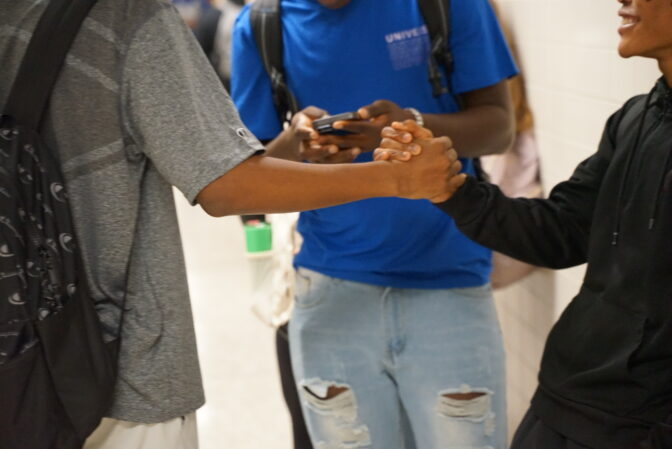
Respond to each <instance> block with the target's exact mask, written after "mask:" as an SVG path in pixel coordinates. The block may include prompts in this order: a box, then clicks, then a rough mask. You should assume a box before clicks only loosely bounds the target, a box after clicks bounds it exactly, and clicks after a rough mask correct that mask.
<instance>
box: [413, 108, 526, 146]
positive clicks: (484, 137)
mask: <svg viewBox="0 0 672 449" xmlns="http://www.w3.org/2000/svg"><path fill="white" fill-rule="evenodd" d="M423 119H424V121H425V127H427V128H429V129H430V130H431V131H432V132H433V133H434V135H435V136H448V137H450V139H451V140H452V141H453V144H454V145H455V149H456V150H457V152H458V154H459V155H460V157H467V158H473V157H479V156H485V155H488V154H499V153H503V152H505V151H506V150H508V149H509V148H510V147H511V145H512V143H513V138H514V134H515V125H514V121H513V117H512V114H510V113H509V111H508V110H507V109H506V108H503V107H501V106H497V105H483V106H477V107H473V108H468V109H466V110H464V111H460V112H457V113H455V114H423Z"/></svg>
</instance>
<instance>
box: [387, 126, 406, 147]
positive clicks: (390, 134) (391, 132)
mask: <svg viewBox="0 0 672 449" xmlns="http://www.w3.org/2000/svg"><path fill="white" fill-rule="evenodd" d="M380 136H381V137H383V138H388V139H394V140H396V141H398V142H402V143H410V142H411V141H413V134H411V133H409V132H407V131H399V130H396V129H394V128H392V127H391V126H386V127H385V128H383V130H382V131H381V133H380Z"/></svg>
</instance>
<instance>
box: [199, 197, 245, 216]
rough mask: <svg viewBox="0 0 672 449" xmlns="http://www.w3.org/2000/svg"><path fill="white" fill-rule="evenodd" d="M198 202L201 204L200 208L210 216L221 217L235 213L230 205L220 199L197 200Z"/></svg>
mask: <svg viewBox="0 0 672 449" xmlns="http://www.w3.org/2000/svg"><path fill="white" fill-rule="evenodd" d="M198 204H199V205H200V206H201V209H203V210H204V211H205V213H206V214H208V215H210V216H211V217H215V218H221V217H226V216H228V215H236V211H235V209H234V208H233V207H230V205H227V204H226V203H225V202H222V201H200V200H199V201H198Z"/></svg>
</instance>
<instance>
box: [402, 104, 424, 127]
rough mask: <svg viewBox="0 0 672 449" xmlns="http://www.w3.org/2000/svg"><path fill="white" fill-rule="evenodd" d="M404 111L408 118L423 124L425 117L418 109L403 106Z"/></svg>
mask: <svg viewBox="0 0 672 449" xmlns="http://www.w3.org/2000/svg"><path fill="white" fill-rule="evenodd" d="M404 111H405V112H406V115H407V116H408V118H409V119H411V120H414V121H415V123H417V124H418V125H420V126H425V119H424V118H423V117H422V114H421V113H420V111H418V110H417V109H415V108H405V109H404Z"/></svg>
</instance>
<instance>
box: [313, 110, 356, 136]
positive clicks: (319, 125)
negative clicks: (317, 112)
mask: <svg viewBox="0 0 672 449" xmlns="http://www.w3.org/2000/svg"><path fill="white" fill-rule="evenodd" d="M339 120H359V114H357V113H356V112H343V113H341V114H336V115H328V116H326V117H322V118H319V119H317V120H314V121H313V128H315V131H317V132H318V133H320V134H335V135H338V136H343V135H346V134H354V133H353V132H352V131H346V130H344V129H334V127H333V124H334V122H338V121H339Z"/></svg>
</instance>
